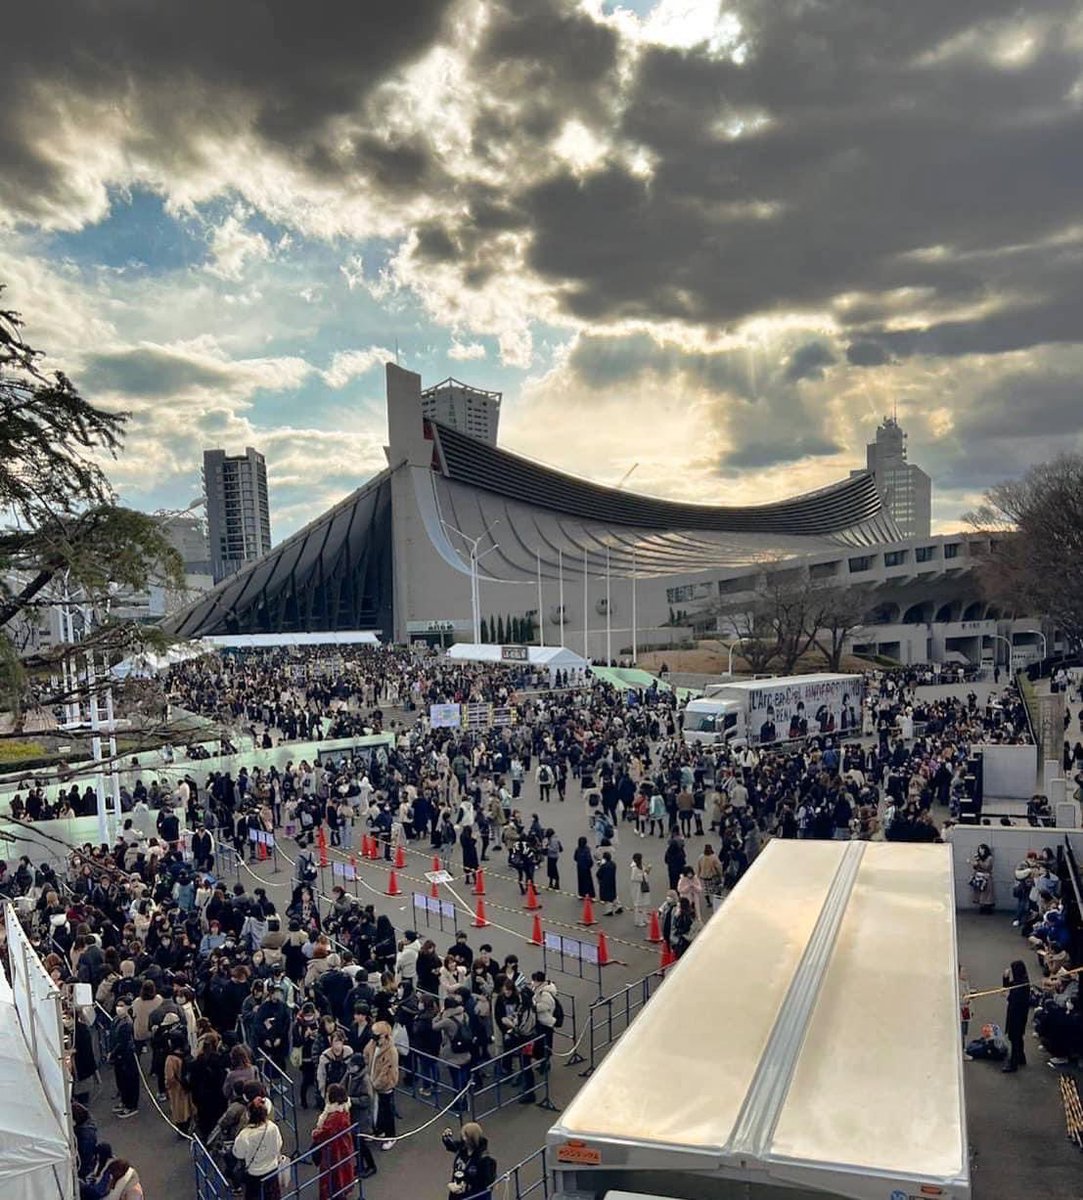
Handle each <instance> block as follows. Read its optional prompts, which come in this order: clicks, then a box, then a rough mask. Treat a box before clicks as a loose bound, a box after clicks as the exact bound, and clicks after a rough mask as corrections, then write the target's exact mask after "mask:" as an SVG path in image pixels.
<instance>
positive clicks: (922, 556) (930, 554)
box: [914, 546, 936, 562]
mask: <svg viewBox="0 0 1083 1200" xmlns="http://www.w3.org/2000/svg"><path fill="white" fill-rule="evenodd" d="M935 557H936V547H935V546H918V548H917V549H916V550H915V551H914V558H915V560H916V561H917V562H932V561H933V559H934V558H935Z"/></svg>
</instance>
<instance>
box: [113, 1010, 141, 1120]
mask: <svg viewBox="0 0 1083 1200" xmlns="http://www.w3.org/2000/svg"><path fill="white" fill-rule="evenodd" d="M110 1057H111V1058H112V1060H113V1074H114V1076H115V1077H116V1084H117V1092H118V1094H119V1096H120V1102H119V1103H118V1104H117V1105H116V1106H115V1107H114V1109H113V1112H114V1114H115V1115H116V1116H117V1117H119V1118H120V1119H121V1120H122V1121H124V1120H127V1118H128V1117H134V1116H135V1114H136V1113H137V1112H138V1111H139V1065H138V1063H137V1061H136V1050H135V1027H134V1025H133V1024H132V1018H131V1016H130V1015H129V1013H128V1006H127V1005H126V1004H118V1005H117V1008H116V1020H115V1021H114V1022H113V1029H112V1035H111V1046H110Z"/></svg>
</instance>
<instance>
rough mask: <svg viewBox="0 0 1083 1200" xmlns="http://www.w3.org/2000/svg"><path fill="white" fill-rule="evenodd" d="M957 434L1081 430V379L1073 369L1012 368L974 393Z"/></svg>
mask: <svg viewBox="0 0 1083 1200" xmlns="http://www.w3.org/2000/svg"><path fill="white" fill-rule="evenodd" d="M955 432H956V434H957V435H958V436H959V437H960V438H962V439H969V438H981V439H987V438H1032V437H1037V438H1041V437H1055V436H1060V435H1073V434H1075V435H1078V434H1081V433H1083V380H1081V379H1080V376H1079V375H1078V374H1076V373H1075V372H1071V373H1068V372H1057V371H1035V370H1032V371H1012V372H1010V373H1009V374H1006V375H1003V376H1001V377H999V378H998V379H996V380H995V381H994V382H993V383H991V384H990V385H989V386H988V387H986V388H983V389H982V390H981V391H980V392H979V393H978V395H977V396H976V397H975V400H974V402H973V403H972V404H971V405H970V406H969V407H968V408H967V409H966V411H965V412H964V413H962V414H961V415H960V416H959V417H958V418H957V419H956V421H955Z"/></svg>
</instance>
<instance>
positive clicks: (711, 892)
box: [696, 844, 722, 909]
mask: <svg viewBox="0 0 1083 1200" xmlns="http://www.w3.org/2000/svg"><path fill="white" fill-rule="evenodd" d="M696 874H697V875H698V876H699V880H700V883H702V884H703V896H704V898H705V899H706V901H707V908H708V909H713V908H714V906H715V902H716V901H717V902H718V903H721V902H722V861H721V859H719V857H718V855H717V854H715V852H714V847H713V846H711V845H710V844H708V845H706V846H704V847H703V853H702V854H701V855H700V856H699V861H698V862H697V863H696Z"/></svg>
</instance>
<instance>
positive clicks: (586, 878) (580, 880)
mask: <svg viewBox="0 0 1083 1200" xmlns="http://www.w3.org/2000/svg"><path fill="white" fill-rule="evenodd" d="M573 857H574V859H575V880H576V883H575V890H576V894H577V895H578V896H579V899H580V900H585V899H586V898H587V897H588V896H589V897H590V898H591V899H592V900H593V899H594V896H595V892H594V855H593V854H592V853H591V849H590V847H589V846H588V845H587V839H586V838H585V837H580V839H579V844H578V845H577V846H576V848H575V854H574V855H573Z"/></svg>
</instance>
